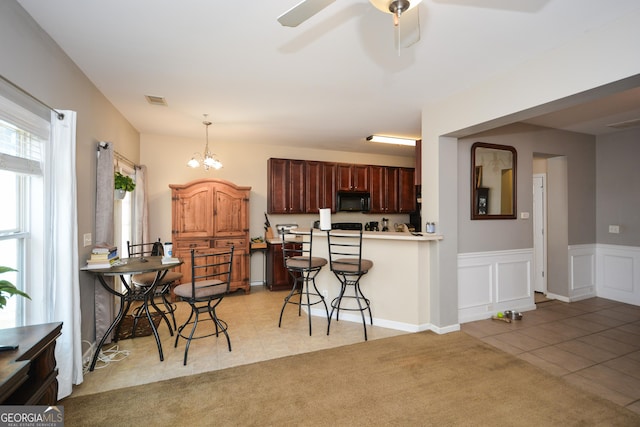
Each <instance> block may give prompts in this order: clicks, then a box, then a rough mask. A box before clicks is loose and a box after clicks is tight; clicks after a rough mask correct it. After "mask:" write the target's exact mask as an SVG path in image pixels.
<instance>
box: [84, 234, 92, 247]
mask: <svg viewBox="0 0 640 427" xmlns="http://www.w3.org/2000/svg"><path fill="white" fill-rule="evenodd" d="M82 238H83V240H84V246H85V247H87V246H91V233H85V234H83V235H82Z"/></svg>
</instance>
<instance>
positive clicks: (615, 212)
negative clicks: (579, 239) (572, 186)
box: [596, 128, 640, 246]
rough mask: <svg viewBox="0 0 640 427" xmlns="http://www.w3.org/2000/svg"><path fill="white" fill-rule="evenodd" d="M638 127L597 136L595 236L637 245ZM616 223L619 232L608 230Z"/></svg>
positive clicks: (639, 211)
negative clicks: (612, 232) (614, 232)
mask: <svg viewBox="0 0 640 427" xmlns="http://www.w3.org/2000/svg"><path fill="white" fill-rule="evenodd" d="M639 159H640V129H637V128H636V129H629V130H626V131H620V132H616V133H614V134H611V135H606V136H601V137H598V139H597V143H596V179H597V184H596V200H597V211H596V218H597V220H596V239H597V242H598V243H605V244H610V245H628V246H640V167H639V166H638V160H639ZM609 225H619V226H620V234H611V233H609Z"/></svg>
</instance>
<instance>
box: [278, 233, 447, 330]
mask: <svg viewBox="0 0 640 427" xmlns="http://www.w3.org/2000/svg"><path fill="white" fill-rule="evenodd" d="M291 232H292V233H294V234H295V233H296V232H299V233H308V232H309V229H308V228H307V229H300V228H299V229H293V230H291ZM335 232H336V230H334V231H333V233H335ZM339 232H342V233H354V232H353V231H339ZM356 233H357V232H356ZM326 236H327V232H326V231H321V230H318V229H313V255H314V256H318V257H323V258H326V259H327V260H328V259H329V252H328V245H327V237H326ZM442 239H443V236H442V235H437V234H427V233H415V234H412V233H408V232H392V231H389V232H375V231H364V232H363V241H362V257H363V258H366V259H370V260H372V261H373V263H374V266H373V268H371V270H369V272H368V273H367V274H366V275H365V276H363V277H362V279H361V281H360V284H361V287H362V291H363V293H364V294H365V295H366V297H367V298H368V299H369V300H370V301H371V311H372V314H373V324H374V325H376V326H381V327H384V328H390V329H396V330H402V331H407V332H418V331H423V330H427V329H429V325H430V314H429V292H430V276H429V264H430V258H431V257H430V250H431V248H432V245H434V244H436V243H437V242H438V241H440V240H442ZM268 243H270V244H279V243H280V240H279V239H278V238H274V239H271V240H270V241H269V242H268ZM316 285H317V287H318V290H319V291H320V292H321V293H322V294H323V295H324V296H325V298H326V299H328V300H329V301H331V300H332V299H333V298H335V297H336V296H337V295H338V293H339V291H340V283H339V282H338V280H337V278H336V277H335V276H334V275H333V273H332V272H331V270H330V269H329V266H328V265H327V266H326V267H325V268H323V269H322V270H321V271H320V273H319V274H318V276H317V277H316ZM311 313H312V314H313V315H318V316H325V317H326V313H325V312H324V310H320V309H318V311H317V313H316V310H315V309H312V311H311ZM340 320H347V321H354V322H361V321H362V320H361V318H360V315H359V314H350V313H344V314H343V313H341V314H340Z"/></svg>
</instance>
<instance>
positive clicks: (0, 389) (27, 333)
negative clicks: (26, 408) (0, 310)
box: [0, 322, 62, 406]
mask: <svg viewBox="0 0 640 427" xmlns="http://www.w3.org/2000/svg"><path fill="white" fill-rule="evenodd" d="M61 331H62V323H61V322H56V323H45V324H42V325H33V326H21V327H18V328H8V329H0V344H10V343H13V344H18V348H17V349H16V350H8V351H2V352H0V405H49V406H53V405H56V404H57V401H58V379H57V376H58V369H56V356H55V349H56V338H58V337H59V336H60V334H61Z"/></svg>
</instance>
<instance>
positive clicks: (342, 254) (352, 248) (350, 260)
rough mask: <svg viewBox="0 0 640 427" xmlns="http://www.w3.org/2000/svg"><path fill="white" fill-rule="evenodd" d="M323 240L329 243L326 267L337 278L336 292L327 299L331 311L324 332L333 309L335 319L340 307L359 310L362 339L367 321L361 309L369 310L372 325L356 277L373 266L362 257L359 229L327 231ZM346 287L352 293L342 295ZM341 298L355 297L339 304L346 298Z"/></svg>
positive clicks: (360, 276) (367, 302)
mask: <svg viewBox="0 0 640 427" xmlns="http://www.w3.org/2000/svg"><path fill="white" fill-rule="evenodd" d="M327 242H328V245H329V263H330V268H331V271H332V272H333V274H334V275H335V276H336V277H337V278H338V280H339V281H340V293H339V295H338V296H337V297H336V298H334V299H333V300H332V301H331V315H330V316H329V324H328V326H327V335H329V331H330V328H331V319H332V318H333V312H334V311H335V312H336V321H338V320H339V319H340V310H347V311H359V312H360V315H361V316H362V325H363V327H364V340H365V341H367V322H366V320H365V317H364V312H365V311H368V312H369V321H370V322H371V325H373V317H372V316H371V303H370V301H369V300H368V299H367V298H366V297H365V296H364V294H363V293H362V289H361V288H360V279H361V278H362V276H364V275H365V274H367V273H368V272H369V270H370V269H371V267H373V261H370V260H368V259H363V258H362V230H360V231H346V230H331V231H327ZM348 287H349V288H350V289H352V290H353V292H352V295H346V293H347V288H348ZM345 300H348V301H355V303H354V304H347V305H348V306H347V307H343V306H342V303H343V302H346V301H345ZM356 305H357V306H356Z"/></svg>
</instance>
